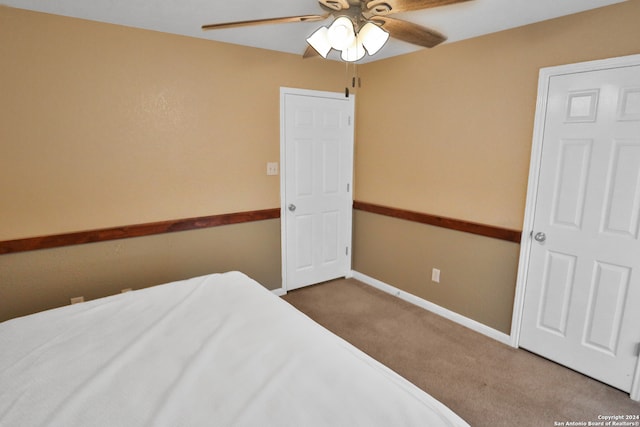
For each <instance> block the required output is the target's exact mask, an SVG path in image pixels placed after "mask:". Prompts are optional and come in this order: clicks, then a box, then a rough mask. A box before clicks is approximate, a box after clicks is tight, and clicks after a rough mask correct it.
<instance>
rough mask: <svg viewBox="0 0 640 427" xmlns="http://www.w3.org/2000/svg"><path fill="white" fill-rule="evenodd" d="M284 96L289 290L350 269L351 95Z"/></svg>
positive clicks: (285, 251)
mask: <svg viewBox="0 0 640 427" xmlns="http://www.w3.org/2000/svg"><path fill="white" fill-rule="evenodd" d="M281 102H282V104H283V105H282V115H283V117H282V123H281V127H282V140H283V141H282V145H283V147H282V148H281V150H282V154H283V158H282V173H283V177H282V178H283V180H282V184H283V186H282V187H283V188H282V189H281V191H282V197H281V199H282V227H283V237H282V243H283V276H284V282H285V283H284V287H285V289H286V290H293V289H296V288H299V287H302V286H306V285H310V284H314V283H320V282H323V281H326V280H330V279H335V278H338V277H344V276H346V275H347V274H348V273H349V271H350V269H351V218H352V205H353V201H352V200H353V198H352V195H351V194H352V193H351V185H352V183H351V181H352V170H353V105H354V104H353V98H352V97H351V98H345V97H344V95H338V94H330V93H325V92H320V93H319V92H311V91H299V90H292V89H289V90H285V89H283V91H282V93H281Z"/></svg>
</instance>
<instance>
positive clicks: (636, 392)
mask: <svg viewBox="0 0 640 427" xmlns="http://www.w3.org/2000/svg"><path fill="white" fill-rule="evenodd" d="M636 65H640V54H639V55H629V56H622V57H617V58H608V59H601V60H595V61H587V62H580V63H576V64H566V65H558V66H554V67H546V68H542V69H540V73H539V76H538V95H537V100H536V113H535V120H534V128H533V141H532V145H531V160H530V164H529V179H528V186H527V197H526V205H525V212H524V221H523V225H522V240H521V242H520V257H519V260H518V275H517V279H516V293H515V299H514V304H513V316H512V321H511V342H510V344H511V346H513V347H518V346H519V343H520V329H521V327H522V313H523V311H524V296H525V291H526V287H527V286H526V285H527V284H526V281H527V275H528V270H529V261H530V257H531V244H532V242H533V236H532V234H533V232H532V230H533V221H534V218H535V208H536V200H537V197H538V183H539V180H540V165H541V159H542V142H543V141H542V140H543V137H544V124H545V120H546V115H547V98H548V95H549V83H550V79H551V77H554V76H560V75H564V74H575V73H581V72H589V71H599V70H606V69H611V68H621V67H629V66H636ZM630 396H631V398H632V399H634V400H640V357H638V363H637V365H636V371H635V375H634V381H633V384H632V385H631V393H630Z"/></svg>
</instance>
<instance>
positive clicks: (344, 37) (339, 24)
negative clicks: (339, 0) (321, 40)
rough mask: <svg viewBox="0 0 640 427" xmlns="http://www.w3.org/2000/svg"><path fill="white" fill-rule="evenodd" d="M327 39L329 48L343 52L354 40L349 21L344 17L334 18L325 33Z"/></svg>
mask: <svg viewBox="0 0 640 427" xmlns="http://www.w3.org/2000/svg"><path fill="white" fill-rule="evenodd" d="M327 38H328V39H329V43H331V47H332V48H334V49H336V50H343V49H346V48H348V47H349V46H351V45H352V44H353V41H354V40H355V38H356V34H355V31H354V29H353V22H351V19H349V18H347V17H346V16H339V17H338V18H336V20H335V21H333V24H331V26H330V27H329V29H328V31H327Z"/></svg>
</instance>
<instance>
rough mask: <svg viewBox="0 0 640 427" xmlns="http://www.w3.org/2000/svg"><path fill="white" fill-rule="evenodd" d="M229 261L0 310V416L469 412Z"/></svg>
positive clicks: (180, 419)
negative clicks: (146, 282) (63, 300)
mask: <svg viewBox="0 0 640 427" xmlns="http://www.w3.org/2000/svg"><path fill="white" fill-rule="evenodd" d="M466 425H467V424H466V423H465V422H464V421H463V420H462V419H461V418H459V417H458V416H457V415H456V414H454V413H453V412H452V411H451V410H449V409H448V408H447V407H445V406H444V405H443V404H441V403H440V402H438V401H437V400H436V399H434V398H433V397H431V396H429V395H428V394H426V393H425V392H423V391H422V390H420V389H418V388H417V387H416V386H414V385H413V384H411V383H409V382H408V381H407V380H405V379H403V378H402V377H400V376H399V375H397V374H396V373H394V372H392V371H391V370H390V369H388V368H386V367H385V366H383V365H382V364H380V363H378V362H376V361H375V360H373V359H372V358H371V357H369V356H367V355H366V354H364V353H363V352H361V351H359V350H358V349H356V348H355V347H353V346H352V345H350V344H349V343H347V342H346V341H344V340H342V339H341V338H339V337H337V336H336V335H333V334H332V333H331V332H329V331H327V330H326V329H324V328H322V327H321V326H319V325H318V324H316V323H315V322H313V321H312V320H311V319H309V318H308V317H306V316H305V315H303V314H302V313H300V312H299V311H297V310H296V309H295V308H293V307H292V306H290V305H289V304H288V303H286V302H284V301H282V300H281V299H279V298H278V297H276V296H274V295H272V294H271V293H270V292H269V291H268V290H266V289H265V288H264V287H262V286H261V285H260V284H258V283H257V282H255V281H253V280H252V279H250V278H248V277H247V276H245V275H244V274H242V273H239V272H229V273H224V274H214V275H209V276H203V277H197V278H193V279H190V280H185V281H180V282H174V283H169V284H166V285H161V286H157V287H153V288H148V289H143V290H139V291H134V292H129V293H125V294H120V295H115V296H112V297H108V298H103V299H100V300H95V301H90V302H86V303H83V304H76V305H72V306H68V307H63V308H60V309H55V310H50V311H46V312H42V313H38V314H34V315H31V316H27V317H22V318H18V319H13V320H9V321H7V322H4V323H0V426H11V427H13V426H20V427H25V426H65V427H69V426H82V427H89V426H109V427H114V426H127V427H128V426H172V427H174V426H350V427H351V426H367V427H370V426H385V427H389V426H466Z"/></svg>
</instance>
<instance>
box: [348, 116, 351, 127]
mask: <svg viewBox="0 0 640 427" xmlns="http://www.w3.org/2000/svg"><path fill="white" fill-rule="evenodd" d="M348 122H349V126H351V116H348Z"/></svg>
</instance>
